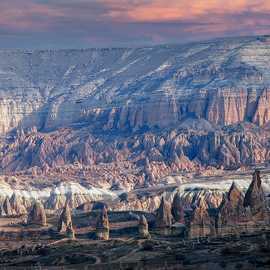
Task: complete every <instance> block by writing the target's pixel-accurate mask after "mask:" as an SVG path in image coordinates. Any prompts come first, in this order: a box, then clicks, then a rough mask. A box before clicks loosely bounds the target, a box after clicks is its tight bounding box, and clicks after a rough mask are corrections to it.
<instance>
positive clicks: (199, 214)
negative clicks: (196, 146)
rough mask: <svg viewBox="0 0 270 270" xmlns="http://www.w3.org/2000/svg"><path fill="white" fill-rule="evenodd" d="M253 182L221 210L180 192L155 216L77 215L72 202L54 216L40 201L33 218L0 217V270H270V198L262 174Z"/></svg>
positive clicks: (235, 189) (233, 189) (236, 190)
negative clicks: (34, 268)
mask: <svg viewBox="0 0 270 270" xmlns="http://www.w3.org/2000/svg"><path fill="white" fill-rule="evenodd" d="M251 178H252V180H251V182H250V183H249V185H248V187H247V189H246V191H242V190H241V186H240V185H238V184H237V183H235V182H233V183H232V184H231V186H230V188H229V189H228V190H227V192H225V193H224V194H223V196H222V201H221V202H220V203H219V204H218V205H216V206H214V205H211V204H209V201H208V200H207V198H205V197H203V196H201V197H198V198H193V201H192V202H187V200H186V196H185V194H182V193H181V192H180V191H179V190H177V191H176V193H174V195H173V200H172V202H171V201H170V200H169V199H167V198H166V196H165V195H166V194H165V193H164V194H163V196H162V197H161V200H160V203H159V205H158V207H157V209H155V210H153V211H151V210H147V211H138V209H135V210H130V209H129V210H128V211H118V210H117V209H112V204H111V205H106V203H103V204H102V203H101V202H100V203H99V204H98V203H96V204H95V205H92V208H91V209H86V208H84V207H77V208H76V209H74V208H73V209H72V208H71V207H70V205H72V203H69V202H70V201H72V198H69V199H68V201H66V203H65V205H64V206H63V207H61V209H59V210H60V211H57V210H56V211H54V212H53V211H51V210H50V209H47V208H46V206H44V205H43V203H42V202H41V201H40V200H38V199H37V200H34V201H33V202H32V203H31V206H30V207H29V210H28V211H27V213H26V214H25V213H24V214H18V213H17V214H16V213H11V212H10V213H9V214H8V215H6V216H4V217H0V239H1V241H0V242H1V243H0V255H1V256H0V268H1V267H3V269H32V268H33V267H40V268H45V269H46V268H47V267H48V268H50V267H51V268H52V269H57V268H59V267H63V268H65V269H77V268H78V267H82V266H83V267H84V268H85V269H180V268H181V269H196V268H197V267H198V266H200V267H201V268H202V269H212V268H213V269H269V265H270V261H269V248H270V242H269V241H270V207H269V198H268V197H267V194H266V193H265V192H264V188H263V185H262V177H261V173H260V171H258V170H256V171H255V172H254V173H253V175H252V177H251ZM13 203H14V199H13ZM92 203H93V202H92ZM122 203H124V202H122ZM8 204H9V202H7V201H5V202H4V205H3V206H2V207H3V208H4V209H5V210H6V209H7V208H10V209H11V210H12V209H13V208H12V207H13V206H12V205H11V204H9V206H8V207H7V205H8ZM15 239H16V241H15Z"/></svg>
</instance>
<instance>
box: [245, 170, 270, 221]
mask: <svg viewBox="0 0 270 270" xmlns="http://www.w3.org/2000/svg"><path fill="white" fill-rule="evenodd" d="M244 206H245V207H248V208H249V209H250V211H251V214H252V216H253V219H254V221H255V222H256V221H264V220H265V218H266V216H267V204H266V198H265V194H264V191H263V189H262V180H261V175H260V171H259V170H256V171H255V172H254V174H253V179H252V182H251V184H250V186H249V188H248V190H247V192H246V194H245V198H244Z"/></svg>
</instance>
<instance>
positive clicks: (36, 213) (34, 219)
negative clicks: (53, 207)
mask: <svg viewBox="0 0 270 270" xmlns="http://www.w3.org/2000/svg"><path fill="white" fill-rule="evenodd" d="M27 223H28V224H34V225H40V226H46V225H47V218H46V212H45V209H44V206H43V204H42V203H41V202H39V201H36V202H35V203H34V204H33V206H32V209H31V211H30V213H29V215H28V219H27Z"/></svg>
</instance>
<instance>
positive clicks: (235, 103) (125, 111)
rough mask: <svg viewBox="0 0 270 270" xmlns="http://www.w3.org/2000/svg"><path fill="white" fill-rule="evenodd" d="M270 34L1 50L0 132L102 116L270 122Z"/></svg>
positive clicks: (134, 124)
mask: <svg viewBox="0 0 270 270" xmlns="http://www.w3.org/2000/svg"><path fill="white" fill-rule="evenodd" d="M269 40H270V39H269V38H268V37H263V38H256V37H253V38H242V39H229V40H226V39H225V40H220V41H213V42H205V43H196V44H195V43H194V44H189V45H181V46H158V47H152V48H142V49H89V50H62V51H22V52H18V51H7V52H6V51H2V52H0V59H1V61H0V97H1V98H0V115H1V122H0V132H1V133H2V134H3V133H5V132H7V131H9V130H11V129H12V128H14V127H17V126H33V125H36V126H38V129H55V128H59V127H60V126H65V125H67V124H71V123H73V124H74V123H77V122H81V121H85V122H88V123H91V121H92V120H94V119H95V120H99V124H100V125H101V126H102V127H103V128H105V129H106V128H107V129H111V128H113V127H114V128H121V129H126V128H135V129H136V128H140V127H143V126H145V125H147V126H152V127H153V126H160V127H163V126H167V127H168V126H171V125H174V124H179V123H180V122H181V121H182V120H183V119H184V118H186V117H197V118H204V119H206V120H208V121H209V122H211V123H214V124H220V125H230V124H235V123H239V122H242V121H245V120H247V121H251V122H254V123H256V124H258V125H261V126H262V125H264V124H266V123H267V122H268V121H269V109H268V108H269V102H270V101H269V95H270V94H269V91H270V90H269V83H270V71H269V65H268V63H269V60H270V53H269V51H270V41H269Z"/></svg>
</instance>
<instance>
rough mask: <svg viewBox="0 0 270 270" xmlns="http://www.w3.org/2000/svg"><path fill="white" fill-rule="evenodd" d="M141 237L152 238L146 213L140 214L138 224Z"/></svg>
mask: <svg viewBox="0 0 270 270" xmlns="http://www.w3.org/2000/svg"><path fill="white" fill-rule="evenodd" d="M138 231H139V237H140V238H145V239H149V238H151V236H150V233H149V231H148V222H147V219H146V218H145V216H144V215H142V216H140V219H139V224H138Z"/></svg>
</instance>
